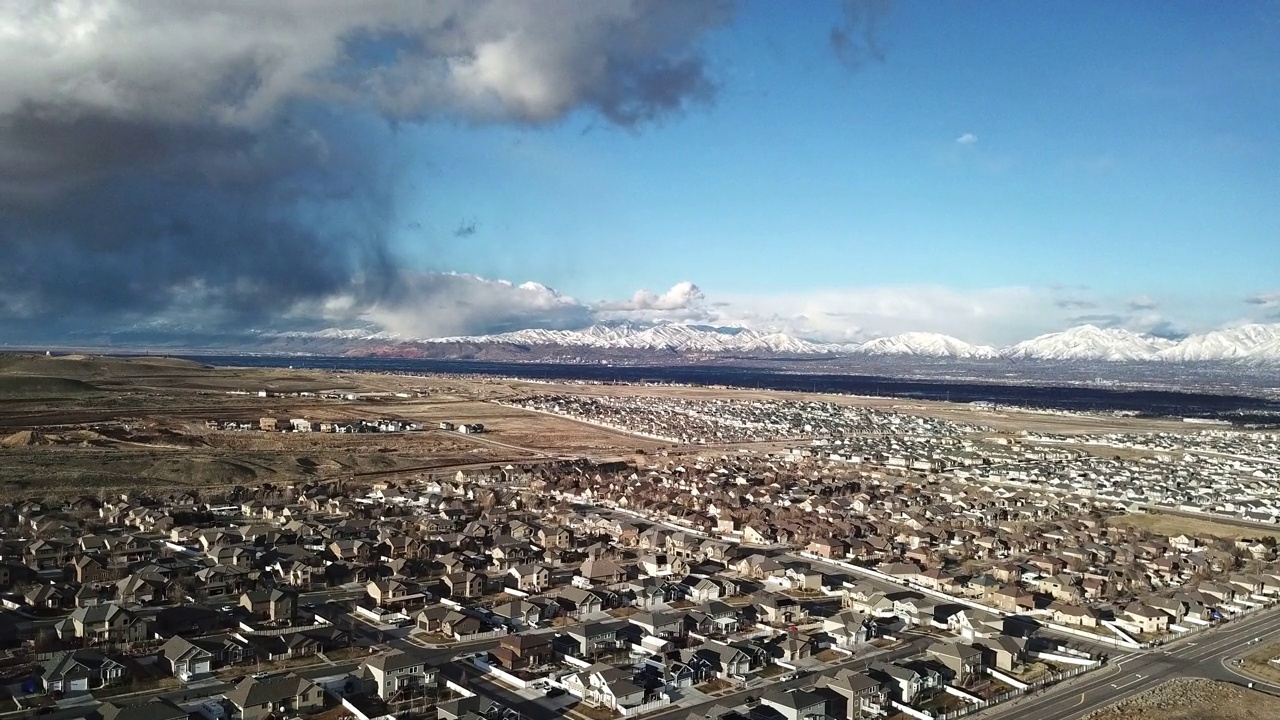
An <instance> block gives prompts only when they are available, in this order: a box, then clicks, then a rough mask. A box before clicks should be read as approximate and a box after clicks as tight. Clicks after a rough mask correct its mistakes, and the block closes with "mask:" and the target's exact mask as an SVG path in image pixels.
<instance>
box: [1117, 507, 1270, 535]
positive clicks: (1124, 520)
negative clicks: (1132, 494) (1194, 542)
mask: <svg viewBox="0 0 1280 720" xmlns="http://www.w3.org/2000/svg"><path fill="white" fill-rule="evenodd" d="M1106 523H1107V525H1109V526H1112V527H1127V528H1136V529H1139V530H1146V531H1147V532H1151V533H1156V534H1160V535H1168V536H1170V537H1172V536H1174V535H1181V534H1187V535H1196V536H1200V535H1210V536H1213V537H1216V538H1221V539H1223V540H1238V539H1240V538H1256V537H1261V536H1264V535H1268V534H1273V533H1272V532H1269V530H1270V529H1269V528H1266V527H1255V528H1251V527H1247V526H1244V525H1235V524H1232V523H1227V522H1219V521H1216V520H1206V519H1202V518H1191V517H1185V516H1182V515H1166V514H1163V513H1158V512H1152V513H1134V514H1131V515H1117V516H1115V517H1109V518H1107V521H1106ZM1277 532H1280V531H1277Z"/></svg>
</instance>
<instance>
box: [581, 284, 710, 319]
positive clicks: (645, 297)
mask: <svg viewBox="0 0 1280 720" xmlns="http://www.w3.org/2000/svg"><path fill="white" fill-rule="evenodd" d="M703 297H704V296H703V294H702V290H700V289H699V288H698V286H697V285H694V284H693V283H691V282H689V281H688V280H686V281H684V282H680V283H676V284H675V285H673V286H672V287H671V289H670V290H668V291H666V292H664V293H662V294H661V295H655V294H653V293H651V292H649V291H648V290H637V291H636V294H635V295H633V296H631V299H630V300H622V301H604V302H601V303H598V304H597V305H596V308H597V309H599V310H605V311H637V310H660V311H671V310H688V309H690V308H692V307H693V306H695V305H696V304H698V303H699V302H700V301H702V299H703Z"/></svg>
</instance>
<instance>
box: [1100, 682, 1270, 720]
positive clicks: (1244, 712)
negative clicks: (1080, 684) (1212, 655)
mask: <svg viewBox="0 0 1280 720" xmlns="http://www.w3.org/2000/svg"><path fill="white" fill-rule="evenodd" d="M1278 717H1280V698H1278V697H1275V696H1273V695H1268V694H1266V693H1262V692H1258V691H1257V690H1248V689H1245V688H1243V687H1240V686H1238V685H1232V684H1230V683H1225V682H1216V681H1213V680H1175V681H1171V682H1167V683H1165V684H1164V685H1161V686H1160V687H1158V688H1155V689H1154V690H1150V691H1148V692H1145V693H1141V694H1139V695H1136V696H1134V697H1132V698H1129V699H1126V700H1124V701H1122V702H1120V703H1117V704H1116V705H1112V706H1111V707H1108V708H1104V709H1102V710H1099V711H1097V712H1094V713H1090V714H1089V715H1087V716H1086V718H1087V720H1274V718H1278Z"/></svg>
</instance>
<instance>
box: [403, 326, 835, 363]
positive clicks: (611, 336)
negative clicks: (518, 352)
mask: <svg viewBox="0 0 1280 720" xmlns="http://www.w3.org/2000/svg"><path fill="white" fill-rule="evenodd" d="M427 342H435V343H509V344H512V345H561V346H564V347H581V348H598V349H628V350H674V351H678V352H695V353H722V352H768V353H786V354H796V355H810V354H815V353H823V352H831V351H832V350H834V349H835V348H836V347H837V346H833V345H821V344H818V343H812V342H809V341H807V340H800V339H798V338H793V337H791V336H790V335H784V334H782V333H761V332H756V331H755V330H747V329H745V328H724V327H709V326H703V325H675V324H663V325H654V326H652V327H637V326H632V325H593V326H592V327H589V328H587V329H585V330H517V331H515V332H509V333H502V334H499V335H480V336H464V337H452V338H434V339H431V340H429V341H427Z"/></svg>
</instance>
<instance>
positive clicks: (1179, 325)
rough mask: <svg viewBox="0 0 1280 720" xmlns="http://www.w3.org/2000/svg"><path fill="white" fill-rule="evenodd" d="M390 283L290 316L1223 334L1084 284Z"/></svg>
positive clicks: (520, 324)
mask: <svg viewBox="0 0 1280 720" xmlns="http://www.w3.org/2000/svg"><path fill="white" fill-rule="evenodd" d="M382 280H383V282H382V284H381V285H379V289H378V290H377V294H376V295H373V294H372V293H371V292H369V293H366V292H364V291H363V290H362V289H361V287H360V285H359V284H358V283H357V285H356V286H355V287H354V288H353V289H352V290H351V291H350V292H345V293H341V294H338V295H335V296H333V297H329V298H326V299H325V300H324V301H322V302H320V303H318V304H314V305H308V306H303V307H297V308H295V309H294V311H293V313H291V318H292V319H294V320H302V319H311V320H312V321H313V322H314V321H322V322H324V323H326V324H328V325H330V326H337V327H342V328H351V327H353V326H360V327H365V328H372V329H376V330H380V331H386V332H392V333H396V334H399V335H401V336H404V337H420V338H425V337H451V336H459V335H486V334H493V333H500V332H507V331H511V330H523V329H528V328H545V329H581V328H585V327H588V326H590V325H593V324H596V323H600V322H610V321H622V320H625V321H636V322H677V323H697V324H709V325H719V326H733V327H747V328H752V329H755V330H761V331H768V332H783V333H786V334H788V335H793V336H796V337H800V338H805V339H810V340H817V341H823V342H842V343H852V342H863V341H866V340H869V339H871V338H876V337H883V336H887V335H896V334H899V333H904V332H913V331H921V332H936V333H943V334H947V335H952V336H955V337H957V338H960V339H961V340H964V341H967V342H972V343H979V344H988V345H996V346H1003V345H1009V344H1012V343H1015V342H1018V341H1021V340H1025V339H1027V338H1030V337H1034V336H1036V335H1040V334H1043V333H1046V332H1053V331H1057V330H1063V329H1065V328H1068V327H1073V326H1076V325H1082V324H1086V323H1088V324H1094V325H1099V326H1103V327H1123V328H1126V329H1129V330H1133V331H1136V332H1148V333H1154V334H1159V335H1162V336H1166V337H1168V336H1179V335H1182V334H1185V333H1187V332H1192V331H1195V332H1199V331H1203V330H1208V329H1212V328H1214V327H1217V325H1215V324H1212V323H1204V322H1199V323H1197V322H1189V323H1188V322H1185V321H1186V320H1187V316H1190V317H1194V315H1193V314H1190V313H1188V314H1185V316H1184V317H1180V318H1178V319H1174V318H1171V317H1169V316H1168V315H1166V314H1165V313H1164V312H1163V311H1162V310H1160V309H1159V308H1160V307H1161V306H1162V304H1161V303H1159V302H1157V301H1156V300H1154V299H1152V298H1148V297H1145V296H1143V297H1141V298H1138V299H1135V298H1133V297H1131V296H1120V295H1117V296H1114V297H1112V296H1104V295H1099V294H1096V293H1090V292H1089V291H1088V290H1087V289H1083V288H1075V287H1073V288H1064V287H1046V288H1037V287H1020V286H1011V287H996V288H976V289H962V288H951V287H944V286H936V285H919V286H878V287H862V288H837V289H827V290H818V291H812V292H801V293H792V294H775V295H728V296H714V298H713V299H711V300H709V299H708V298H706V297H705V296H704V294H703V291H702V290H701V289H699V287H698V286H697V285H695V284H694V283H692V282H688V281H685V282H681V283H677V284H676V285H674V286H672V287H671V288H670V289H669V290H667V291H666V292H663V293H654V292H650V291H647V290H640V291H637V292H636V293H634V294H633V295H632V296H631V297H630V298H628V299H626V300H615V301H601V302H597V303H593V304H588V303H583V302H581V301H579V300H577V299H575V298H573V297H570V296H568V295H564V294H562V293H560V292H558V291H557V290H555V289H553V288H550V287H547V286H546V285H543V284H541V283H538V282H526V283H524V284H521V285H516V284H513V283H511V282H508V281H506V280H491V279H486V278H482V277H477V276H475V275H464V274H457V273H401V274H400V275H399V276H397V277H396V278H394V279H393V280H392V281H391V282H390V283H389V285H390V287H391V289H390V290H387V289H386V285H387V284H388V283H387V282H386V279H385V278H384V279H382ZM1268 300H1269V298H1268ZM1275 300H1277V301H1280V298H1275Z"/></svg>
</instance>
